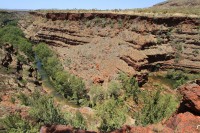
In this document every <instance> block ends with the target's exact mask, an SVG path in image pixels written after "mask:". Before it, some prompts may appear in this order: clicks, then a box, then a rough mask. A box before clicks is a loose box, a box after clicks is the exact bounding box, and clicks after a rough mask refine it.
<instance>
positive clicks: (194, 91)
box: [178, 80, 200, 115]
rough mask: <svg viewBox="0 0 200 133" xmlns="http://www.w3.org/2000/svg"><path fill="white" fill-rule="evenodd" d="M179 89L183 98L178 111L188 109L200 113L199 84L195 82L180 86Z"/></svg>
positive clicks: (186, 110)
mask: <svg viewBox="0 0 200 133" xmlns="http://www.w3.org/2000/svg"><path fill="white" fill-rule="evenodd" d="M197 81H198V80H197ZM179 91H180V93H181V94H182V95H183V99H182V103H181V105H180V107H179V110H178V111H179V112H188V111H189V112H192V113H194V114H196V115H200V86H199V85H198V84H196V83H193V84H188V85H185V86H183V87H181V88H180V90H179Z"/></svg>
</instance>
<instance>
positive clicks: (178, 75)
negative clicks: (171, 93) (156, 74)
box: [165, 70, 189, 89]
mask: <svg viewBox="0 0 200 133" xmlns="http://www.w3.org/2000/svg"><path fill="white" fill-rule="evenodd" d="M165 77H166V78H168V79H170V80H172V81H173V82H174V83H173V88H174V89H175V88H177V87H179V86H180V85H182V84H184V83H186V82H187V81H188V80H189V78H188V76H187V75H186V74H184V72H182V71H178V70H177V71H175V70H168V71H167V74H166V76H165Z"/></svg>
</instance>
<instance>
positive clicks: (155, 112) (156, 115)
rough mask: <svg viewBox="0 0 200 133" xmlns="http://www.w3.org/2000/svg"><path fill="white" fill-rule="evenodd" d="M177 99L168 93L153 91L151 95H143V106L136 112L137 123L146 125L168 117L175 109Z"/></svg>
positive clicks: (177, 102)
mask: <svg viewBox="0 0 200 133" xmlns="http://www.w3.org/2000/svg"><path fill="white" fill-rule="evenodd" d="M178 104H179V101H178V100H177V99H176V98H175V97H174V96H172V95H170V94H165V95H163V94H161V93H160V91H157V92H155V93H154V94H153V95H152V97H149V96H147V95H146V96H145V98H144V107H143V108H142V110H141V111H139V112H137V114H136V124H137V125H143V126H145V125H148V124H153V123H158V122H160V121H161V120H162V119H164V118H168V117H170V116H171V115H172V113H173V112H174V111H175V110H176V108H177V106H178Z"/></svg>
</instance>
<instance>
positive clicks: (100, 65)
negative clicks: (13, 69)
mask: <svg viewBox="0 0 200 133" xmlns="http://www.w3.org/2000/svg"><path fill="white" fill-rule="evenodd" d="M30 17H31V18H32V20H31V21H30V19H24V20H23V21H21V22H20V25H21V27H22V29H23V31H24V33H25V35H26V37H27V38H30V39H31V40H33V41H35V42H45V43H47V44H49V46H51V48H52V49H54V50H55V52H57V54H58V57H59V59H60V60H61V61H62V64H63V66H64V68H65V69H66V70H68V71H69V72H71V73H73V74H75V75H78V76H79V77H81V78H83V79H84V80H85V81H86V83H87V85H90V84H92V83H101V84H103V85H105V86H106V85H107V83H108V82H109V81H111V80H115V79H116V78H117V77H118V74H119V72H121V71H122V72H125V73H128V74H130V75H135V76H136V77H137V79H138V81H139V83H140V85H142V84H144V83H145V82H146V81H147V79H148V73H149V72H150V71H156V70H158V69H166V68H175V69H184V70H188V71H191V72H199V71H200V37H199V36H200V28H199V25H200V20H199V18H190V17H156V16H152V17H150V16H140V15H127V14H111V13H104V14H102V13H41V12H30Z"/></svg>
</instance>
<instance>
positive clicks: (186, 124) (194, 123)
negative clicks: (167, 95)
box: [166, 112, 200, 133]
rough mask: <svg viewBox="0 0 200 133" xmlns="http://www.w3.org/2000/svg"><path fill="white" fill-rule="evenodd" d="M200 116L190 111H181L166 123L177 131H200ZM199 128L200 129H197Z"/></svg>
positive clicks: (195, 132)
mask: <svg viewBox="0 0 200 133" xmlns="http://www.w3.org/2000/svg"><path fill="white" fill-rule="evenodd" d="M199 124H200V116H195V115H193V114H192V113H190V112H185V113H180V114H177V115H175V116H174V117H172V118H171V119H169V120H168V121H167V123H166V125H167V126H168V127H169V128H171V129H173V130H174V131H175V132H176V133H186V132H190V133H199V132H200V128H198V125H199ZM197 128H198V129H197Z"/></svg>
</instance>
